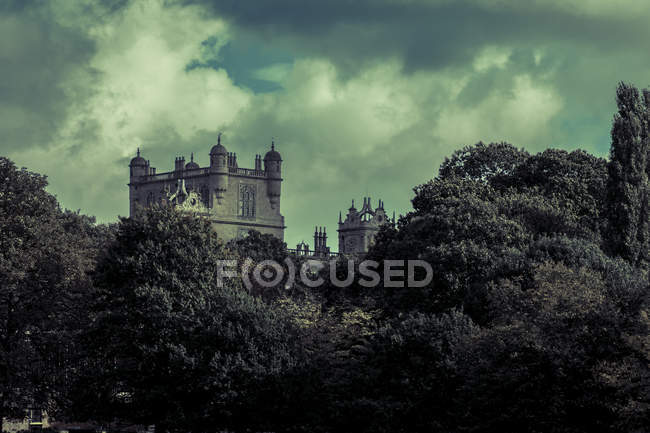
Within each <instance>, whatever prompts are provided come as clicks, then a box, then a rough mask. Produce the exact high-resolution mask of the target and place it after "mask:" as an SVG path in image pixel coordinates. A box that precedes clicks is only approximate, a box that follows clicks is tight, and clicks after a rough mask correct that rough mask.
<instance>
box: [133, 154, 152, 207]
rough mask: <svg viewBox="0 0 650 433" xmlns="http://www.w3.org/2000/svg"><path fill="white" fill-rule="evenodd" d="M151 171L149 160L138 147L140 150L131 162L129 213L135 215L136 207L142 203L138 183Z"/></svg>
mask: <svg viewBox="0 0 650 433" xmlns="http://www.w3.org/2000/svg"><path fill="white" fill-rule="evenodd" d="M148 171H149V164H147V161H146V160H145V159H144V158H143V157H142V156H140V148H139V147H138V152H137V154H136V156H135V158H133V159H132V160H131V162H130V163H129V215H130V216H133V215H134V214H135V208H136V206H137V205H138V204H140V200H139V195H138V183H139V182H140V181H142V178H143V177H144V176H146V175H147V174H149V173H148Z"/></svg>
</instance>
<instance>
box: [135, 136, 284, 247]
mask: <svg viewBox="0 0 650 433" xmlns="http://www.w3.org/2000/svg"><path fill="white" fill-rule="evenodd" d="M209 156H210V165H209V166H208V167H200V166H199V164H197V163H196V162H194V154H193V153H192V156H191V160H190V162H188V163H187V164H186V163H185V157H177V158H176V160H175V164H174V170H173V171H169V172H166V173H156V169H155V168H153V167H151V166H150V164H149V161H147V160H145V159H144V158H143V157H142V156H140V149H138V152H137V156H136V157H135V158H133V159H132V160H131V163H130V164H129V168H130V177H129V180H130V182H129V212H130V215H131V216H133V215H134V214H135V210H136V208H137V207H138V206H151V205H153V204H165V203H166V204H172V205H174V206H178V207H180V208H182V209H185V210H188V211H192V212H195V213H198V214H201V215H204V216H206V217H208V218H210V220H211V222H212V224H213V227H214V228H215V230H216V231H217V232H218V233H219V235H220V236H221V238H222V239H224V240H226V241H227V240H229V239H233V238H236V237H242V236H245V235H246V234H247V233H248V231H249V230H257V231H259V232H261V233H269V234H272V235H274V236H276V237H278V238H279V239H284V229H285V225H284V217H283V216H282V214H281V213H280V196H281V187H282V157H281V155H280V153H279V152H278V151H276V150H275V143H273V142H272V143H271V150H269V151H268V152H266V155H265V156H264V159H262V157H261V155H255V165H254V168H240V167H239V166H238V165H237V155H236V154H235V153H233V152H228V151H227V150H226V148H225V147H224V146H223V145H222V144H221V134H219V137H218V139H217V144H215V145H214V146H213V147H212V149H211V150H210V154H209ZM262 161H263V162H264V168H262Z"/></svg>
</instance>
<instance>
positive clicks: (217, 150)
mask: <svg viewBox="0 0 650 433" xmlns="http://www.w3.org/2000/svg"><path fill="white" fill-rule="evenodd" d="M227 154H228V151H227V150H226V148H225V147H224V146H223V145H222V144H221V133H220V134H219V137H218V138H217V144H215V145H214V146H212V149H211V150H210V155H227Z"/></svg>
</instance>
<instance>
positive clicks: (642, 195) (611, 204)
mask: <svg viewBox="0 0 650 433" xmlns="http://www.w3.org/2000/svg"><path fill="white" fill-rule="evenodd" d="M616 104H617V106H618V113H616V114H615V115H614V125H613V126H612V146H611V150H610V162H609V165H608V171H609V178H608V181H607V203H608V208H607V216H608V220H609V227H608V236H607V241H608V242H607V248H608V249H609V251H610V252H611V253H612V254H614V255H620V256H621V257H624V258H625V259H627V260H630V261H631V262H632V263H644V264H645V266H647V265H648V262H650V182H649V179H650V126H649V122H650V91H648V90H644V91H643V100H641V98H640V97H639V91H638V90H637V89H636V88H635V87H632V86H630V85H628V84H625V83H620V84H619V86H618V88H617V89H616Z"/></svg>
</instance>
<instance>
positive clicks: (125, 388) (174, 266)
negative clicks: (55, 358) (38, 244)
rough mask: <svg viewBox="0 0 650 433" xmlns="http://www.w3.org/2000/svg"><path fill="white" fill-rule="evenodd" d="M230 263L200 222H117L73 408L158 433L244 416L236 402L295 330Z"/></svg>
mask: <svg viewBox="0 0 650 433" xmlns="http://www.w3.org/2000/svg"><path fill="white" fill-rule="evenodd" d="M236 259H237V255H235V254H234V253H233V252H232V251H229V250H227V249H226V248H225V247H224V245H223V244H222V243H221V242H220V241H219V240H218V239H217V234H216V233H215V232H214V230H213V229H212V228H211V226H210V223H209V221H207V220H205V219H202V218H198V217H193V216H191V215H186V214H182V213H180V212H177V211H175V210H173V209H172V208H170V207H156V208H152V209H149V210H146V211H142V213H140V214H139V215H138V216H137V217H135V218H132V219H122V221H121V222H120V224H119V227H118V233H117V239H116V241H115V242H114V243H113V245H112V246H111V247H110V248H109V249H108V251H107V252H106V254H105V256H104V257H103V259H102V260H101V261H100V263H99V265H98V268H97V272H96V276H95V279H94V280H95V286H96V290H97V297H98V298H97V302H96V304H95V306H94V310H95V311H94V313H93V322H92V325H91V326H90V328H89V329H88V332H87V333H86V336H85V337H86V343H87V347H88V348H89V349H90V352H89V356H90V359H91V360H93V361H92V362H89V364H88V366H87V370H86V371H85V375H84V377H82V378H81V379H80V380H79V382H78V383H77V385H76V389H75V392H76V393H78V394H77V395H78V396H79V397H80V399H78V401H77V404H78V405H79V406H80V407H79V408H78V413H80V411H82V410H83V409H84V408H85V410H87V416H88V417H91V418H94V419H101V420H107V421H110V420H113V419H122V420H130V421H135V422H140V423H144V424H156V425H157V426H158V428H160V429H161V430H162V431H167V430H169V431H207V430H210V431H214V430H215V429H216V430H218V429H220V428H234V427H236V426H237V425H238V424H239V423H243V422H250V420H247V419H245V417H246V416H248V414H243V413H241V412H240V406H241V403H242V402H245V401H246V400H247V398H248V397H247V394H248V393H251V392H253V391H254V390H255V384H256V383H257V382H258V381H260V380H262V378H264V377H266V376H269V375H274V374H277V373H278V372H279V371H281V370H282V369H283V368H285V367H286V366H287V365H289V364H290V363H291V362H292V361H291V356H290V353H289V346H290V341H291V340H290V336H291V335H292V331H291V326H290V323H289V322H288V321H287V320H285V319H284V318H283V316H282V315H281V314H277V313H276V312H274V311H273V310H272V309H270V308H269V307H268V306H267V305H265V304H264V303H262V302H261V301H260V300H259V299H256V298H254V297H252V296H250V295H249V294H248V293H247V292H246V291H245V290H243V289H242V287H241V282H240V281H238V280H237V279H236V278H225V277H223V275H220V269H222V265H221V264H220V263H221V261H222V260H236ZM230 269H234V268H230ZM220 278H222V283H220V282H219V279H220Z"/></svg>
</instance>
